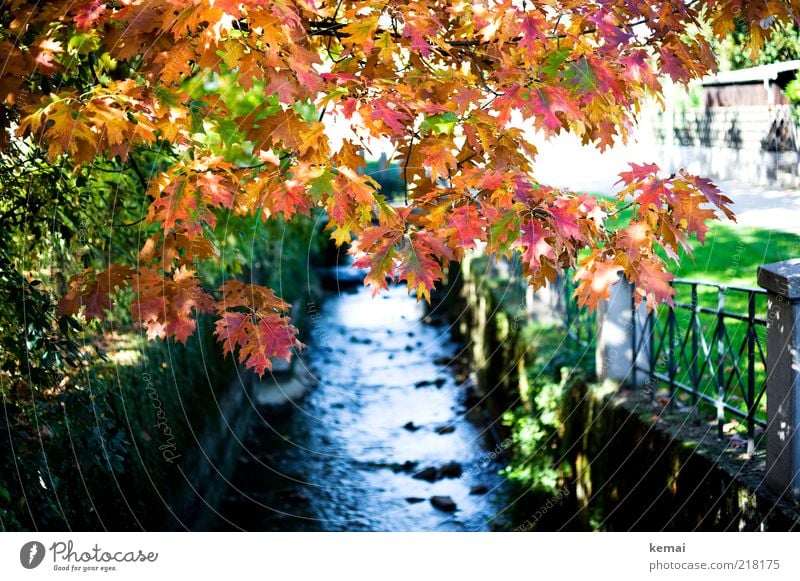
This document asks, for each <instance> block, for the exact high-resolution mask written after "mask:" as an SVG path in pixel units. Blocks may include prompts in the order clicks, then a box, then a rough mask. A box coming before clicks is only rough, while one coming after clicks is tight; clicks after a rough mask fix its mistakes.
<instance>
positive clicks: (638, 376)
mask: <svg viewBox="0 0 800 581" xmlns="http://www.w3.org/2000/svg"><path fill="white" fill-rule="evenodd" d="M632 296H633V285H632V284H631V283H629V282H628V281H627V280H626V279H625V278H624V276H620V280H619V282H617V283H615V284H614V286H612V287H611V296H610V298H609V299H608V300H607V301H600V303H599V304H598V307H597V349H596V351H595V363H596V366H597V376H598V378H599V379H600V380H601V381H613V382H616V383H620V384H625V385H627V386H629V387H632V388H641V387H643V386H646V385H650V383H649V381H650V374H649V371H650V333H651V329H650V324H649V321H648V318H647V307H646V305H645V304H644V303H642V304H641V305H640V306H639V308H638V309H636V310H635V312H634V309H633V305H632ZM634 351H635V353H636V366H637V367H638V370H637V369H634Z"/></svg>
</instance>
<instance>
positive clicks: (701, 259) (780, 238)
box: [672, 224, 800, 287]
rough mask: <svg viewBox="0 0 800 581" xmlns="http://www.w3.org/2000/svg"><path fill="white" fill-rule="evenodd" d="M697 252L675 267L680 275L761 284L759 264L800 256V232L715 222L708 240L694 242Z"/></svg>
mask: <svg viewBox="0 0 800 581" xmlns="http://www.w3.org/2000/svg"><path fill="white" fill-rule="evenodd" d="M693 247H694V255H693V256H692V257H687V256H684V257H683V258H682V259H681V262H680V265H679V266H678V267H677V268H674V269H673V270H672V271H673V272H674V273H675V275H676V276H677V277H679V278H688V279H693V280H701V281H710V282H719V283H723V284H729V285H735V286H745V287H757V284H756V274H757V272H758V267H759V266H760V265H762V264H767V263H770V262H778V261H781V260H788V259H790V258H797V257H800V236H797V235H795V234H789V233H785V232H773V231H771V230H762V229H759V228H744V227H740V226H736V225H735V224H733V225H729V224H714V225H713V226H712V227H711V230H710V231H709V233H708V235H707V237H706V241H705V244H702V245H701V244H700V243H699V242H696V241H695V242H694V243H693Z"/></svg>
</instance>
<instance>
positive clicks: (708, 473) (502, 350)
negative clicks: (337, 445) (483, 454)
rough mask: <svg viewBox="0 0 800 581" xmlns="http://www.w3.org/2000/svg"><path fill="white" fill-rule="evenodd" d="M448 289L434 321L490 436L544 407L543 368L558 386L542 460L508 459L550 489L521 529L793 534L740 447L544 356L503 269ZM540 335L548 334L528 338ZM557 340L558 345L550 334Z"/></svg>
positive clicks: (516, 450) (480, 270)
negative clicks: (452, 344)
mask: <svg viewBox="0 0 800 581" xmlns="http://www.w3.org/2000/svg"><path fill="white" fill-rule="evenodd" d="M449 278H450V280H449V282H448V285H447V287H446V288H445V289H443V290H442V291H441V292H440V293H439V294H438V295H437V301H438V302H437V303H436V304H435V306H434V310H435V311H438V312H442V313H446V316H447V317H448V318H449V319H450V321H451V322H452V324H453V325H454V328H455V329H456V330H457V332H458V333H459V335H460V338H461V340H462V341H463V342H464V343H465V345H466V346H467V349H466V352H467V353H468V357H467V359H468V360H469V362H470V365H471V368H472V373H473V376H474V379H475V382H476V384H477V386H478V388H479V391H480V397H481V398H484V399H485V400H487V401H488V403H489V407H490V409H491V410H492V414H493V416H494V419H495V420H496V421H497V423H498V425H500V424H503V423H504V422H501V418H502V417H503V416H504V414H506V415H507V414H508V413H509V412H510V410H513V409H520V408H521V409H528V410H530V412H529V413H531V414H535V413H541V410H542V408H541V406H539V407H537V405H535V404H532V403H531V402H535V401H537V398H539V400H538V401H539V402H540V404H541V397H542V395H543V394H542V393H537V392H536V389H537V388H536V385H537V383H536V381H532V373H531V369H530V368H531V367H532V366H533V365H534V362H536V361H538V362H539V363H538V365H540V367H538V368H537V370H536V374H541V373H549V374H552V375H554V376H555V377H558V376H559V375H560V376H561V378H562V379H561V381H560V383H559V384H558V392H559V393H557V394H556V395H555V396H554V398H555V399H554V401H553V407H554V410H555V418H554V419H553V421H552V425H553V426H554V427H553V428H552V430H553V434H552V438H550V439H547V440H543V442H544V441H546V445H539V446H537V447H536V449H535V450H534V452H533V453H532V455H538V456H540V457H539V458H534V457H519V456H520V446H518V445H517V446H514V445H511V444H509V449H508V450H506V452H507V453H508V454H509V457H510V461H511V464H512V467H513V466H517V467H519V466H522V467H525V466H530V465H537V464H538V465H542V464H544V465H549V467H550V468H551V469H552V474H553V475H554V478H555V482H554V483H553V484H551V485H550V490H551V492H549V493H542V492H538V493H533V494H531V495H529V496H530V498H528V500H527V501H522V502H520V503H519V505H518V506H517V507H515V509H514V511H513V513H514V517H513V518H514V521H515V523H516V524H517V525H518V526H517V529H519V530H560V529H564V530H596V529H602V530H662V529H663V530H674V531H684V530H794V529H798V528H800V511H799V510H798V508H797V507H796V506H793V505H790V504H787V503H785V502H783V501H779V500H778V499H776V498H775V496H774V495H773V494H771V493H770V492H769V491H768V490H766V488H765V487H764V485H763V476H764V455H763V452H757V453H756V455H755V456H754V457H752V458H749V459H748V458H747V457H746V455H745V454H744V448H743V446H742V443H741V442H739V441H737V440H735V439H730V438H727V439H723V440H718V439H717V437H716V424H713V423H709V422H704V421H701V420H697V419H695V418H693V417H692V416H690V415H689V414H687V412H686V410H676V409H672V408H670V407H668V406H666V405H665V402H661V401H658V400H656V401H653V399H652V398H651V397H650V394H648V393H644V392H643V391H641V390H634V391H630V390H628V391H622V390H620V389H619V388H617V387H615V386H609V385H606V386H605V387H603V386H601V385H599V384H598V383H597V382H596V381H594V369H593V368H594V350H590V351H588V352H587V353H585V354H584V353H581V351H580V349H579V348H576V347H575V346H574V345H573V346H572V347H570V344H569V343H568V342H567V341H566V340H565V341H561V342H556V343H552V342H551V344H549V345H546V346H543V345H540V344H537V341H536V340H535V339H534V340H531V339H530V337H532V336H533V337H537V336H539V337H544V336H546V335H547V334H548V331H546V328H547V325H544V326H542V325H538V324H537V323H536V322H535V321H531V320H530V318H529V317H528V315H527V314H526V313H525V312H524V308H522V309H521V308H520V306H521V305H524V303H525V300H524V298H525V289H524V288H520V285H519V283H518V282H517V281H515V280H514V279H513V277H509V278H507V279H505V280H504V279H503V269H502V268H498V267H497V266H496V265H492V264H491V263H489V262H488V261H487V260H486V259H485V258H479V259H473V260H467V261H465V262H464V264H463V266H462V268H460V269H458V270H455V269H453V270H451V271H450V273H449ZM537 325H538V327H540V328H541V329H545V331H537V332H535V333H531V332H530V331H531V328H532V327H533V328H536V327H537ZM553 332H555V333H556V334H563V331H561V330H560V329H553V326H552V324H551V325H550V331H549V333H550V334H552V333H553ZM564 339H566V337H564ZM553 345H555V347H554V346H553ZM543 350H550V352H547V353H543ZM565 353H569V354H570V356H567V355H565ZM570 357H571V359H570ZM542 361H545V363H544V364H541V362H542ZM576 362H577V364H576ZM536 374H534V375H536ZM534 379H535V378H534ZM505 423H507V422H505ZM502 429H503V430H504V431H503V438H504V441H505V442H509V443H511V442H519V441H520V440H521V439H522V437H521V434H520V433H515V430H516V429H518V428H516V427H515V424H513V423H512V424H511V425H505V426H503V427H502ZM515 454H516V456H517V457H514V456H515ZM542 473H544V471H542ZM527 486H529V487H533V488H535V487H536V486H537V483H536V482H529V483H527ZM543 507H545V508H544V509H543ZM545 513H546V514H545ZM520 523H522V524H520Z"/></svg>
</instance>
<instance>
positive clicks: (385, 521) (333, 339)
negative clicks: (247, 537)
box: [217, 286, 505, 531]
mask: <svg viewBox="0 0 800 581" xmlns="http://www.w3.org/2000/svg"><path fill="white" fill-rule="evenodd" d="M311 309H312V311H313V312H312V314H314V316H315V318H314V319H313V325H312V333H311V335H312V338H311V341H310V345H309V347H308V349H306V350H305V351H304V352H303V353H302V355H301V359H300V361H298V362H297V363H298V364H299V365H302V366H305V368H306V369H307V370H308V371H309V372H310V373H311V374H313V376H314V377H316V378H317V380H318V382H317V384H316V385H315V386H313V387H311V388H310V390H309V392H308V394H307V395H306V396H305V397H304V398H303V399H301V400H300V401H295V402H294V403H293V404H292V408H291V409H290V411H289V412H288V413H283V414H281V415H280V416H278V417H274V416H276V414H274V413H272V414H269V413H267V412H266V410H259V416H260V417H259V418H257V419H256V421H254V425H253V426H252V427H251V429H250V431H249V432H248V435H247V438H246V441H245V442H244V448H243V449H242V450H241V456H240V458H239V463H238V465H237V468H236V471H235V474H234V476H233V481H232V483H231V487H230V488H229V490H228V491H227V492H226V495H225V501H224V502H223V504H222V507H221V508H220V511H219V524H218V525H217V528H219V529H221V530H237V529H244V530H267V531H345V530H346V531H434V530H435V531H481V530H491V528H493V523H494V522H495V520H496V519H500V520H502V519H503V517H502V516H498V515H501V513H502V510H503V508H504V507H505V503H504V488H505V487H504V485H503V479H502V478H501V477H500V476H499V475H498V470H499V469H500V468H501V465H499V464H498V462H497V461H496V460H494V459H493V455H492V454H491V452H490V450H491V448H493V447H494V443H493V442H492V441H491V440H490V439H489V438H488V437H487V436H486V433H485V431H486V430H485V425H484V423H483V421H482V418H481V417H480V414H479V413H476V410H468V409H467V407H466V406H465V404H464V391H465V390H464V387H463V386H460V385H459V384H458V382H457V380H456V377H455V374H454V371H453V369H452V367H451V366H450V365H449V363H450V361H451V359H452V357H453V356H454V355H455V354H456V353H457V349H458V345H457V344H455V343H454V342H453V341H452V340H451V339H450V335H449V331H448V330H447V328H446V327H443V326H439V325H435V324H427V323H425V322H423V317H424V312H423V305H421V304H419V303H417V302H416V301H415V299H414V298H413V297H409V296H408V295H407V292H406V289H405V287H404V286H402V287H401V286H395V287H392V288H390V290H389V291H387V292H384V293H382V294H381V295H379V296H377V297H375V298H374V299H373V298H372V297H371V295H370V292H369V291H368V290H365V289H360V290H358V291H354V292H351V293H345V294H340V295H336V296H331V297H329V298H328V299H326V300H325V301H324V302H323V303H322V304H319V305H312V306H311Z"/></svg>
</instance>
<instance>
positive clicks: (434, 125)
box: [420, 111, 458, 135]
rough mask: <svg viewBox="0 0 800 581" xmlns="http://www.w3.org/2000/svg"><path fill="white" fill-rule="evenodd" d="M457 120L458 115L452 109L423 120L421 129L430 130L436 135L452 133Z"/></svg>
mask: <svg viewBox="0 0 800 581" xmlns="http://www.w3.org/2000/svg"><path fill="white" fill-rule="evenodd" d="M457 122H458V117H457V116H456V114H455V113H453V112H451V111H448V112H447V113H441V114H439V115H431V116H430V117H426V118H425V120H424V121H423V122H422V124H421V125H420V131H422V132H423V133H425V132H428V131H430V132H431V133H433V134H434V135H440V134H446V135H452V134H453V130H454V129H455V127H456V123H457Z"/></svg>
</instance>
